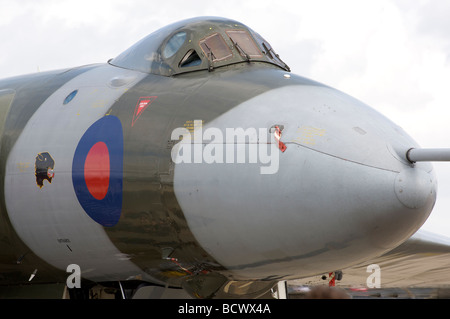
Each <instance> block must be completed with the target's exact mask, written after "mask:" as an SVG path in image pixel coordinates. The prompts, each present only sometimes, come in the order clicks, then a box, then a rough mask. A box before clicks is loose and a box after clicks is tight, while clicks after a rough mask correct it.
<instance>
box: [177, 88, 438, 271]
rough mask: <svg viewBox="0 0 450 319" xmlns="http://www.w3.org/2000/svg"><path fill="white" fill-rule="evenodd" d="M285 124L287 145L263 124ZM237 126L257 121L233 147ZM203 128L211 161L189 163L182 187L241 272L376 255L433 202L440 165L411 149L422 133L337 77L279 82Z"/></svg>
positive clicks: (214, 251)
mask: <svg viewBox="0 0 450 319" xmlns="http://www.w3.org/2000/svg"><path fill="white" fill-rule="evenodd" d="M275 126H278V127H280V128H282V131H281V141H282V142H283V143H284V144H285V145H286V146H287V148H286V150H284V151H283V150H282V149H281V148H280V147H279V144H278V141H277V139H276V138H275V137H274V134H273V132H269V133H267V134H268V138H269V142H270V143H269V144H267V142H266V140H265V137H264V136H263V135H264V134H261V132H264V130H262V131H261V130H260V129H266V131H268V130H269V128H271V127H275ZM227 128H228V129H229V128H241V129H242V130H243V131H244V132H247V136H246V138H247V139H244V140H243V141H242V140H241V142H239V140H238V139H237V141H238V142H237V143H236V142H235V141H236V139H233V142H232V144H233V147H232V149H233V152H234V153H233V155H232V156H229V157H228V155H229V151H230V148H229V146H230V140H226V139H225V138H224V137H225V136H226V134H227V133H226V131H227ZM251 129H254V130H251ZM202 130H203V131H202V132H203V135H204V136H208V138H207V139H204V140H203V141H202V142H201V143H200V144H201V145H202V146H203V147H202V148H197V150H200V152H202V150H203V153H201V155H200V157H202V156H203V160H198V161H196V162H195V163H194V162H192V163H186V162H182V161H179V162H178V164H177V165H176V167H175V175H174V188H175V193H176V196H177V199H178V201H179V203H180V206H181V208H182V209H183V212H184V214H185V217H186V220H187V222H188V224H189V227H190V228H191V230H192V232H193V234H194V236H195V237H196V238H197V240H198V242H199V243H200V244H201V245H202V246H203V248H204V249H205V250H206V251H207V252H208V253H210V254H211V255H212V256H213V257H214V258H215V259H216V260H217V261H218V262H220V263H221V264H222V265H223V266H224V267H226V268H227V269H228V270H229V271H230V272H231V275H230V276H232V278H235V279H249V278H252V279H270V278H273V276H278V278H280V277H283V278H298V277H299V276H308V275H313V274H318V273H321V272H327V271H329V270H330V269H341V268H344V267H346V266H349V265H352V264H354V263H358V262H361V261H364V260H367V259H368V258H371V257H374V256H377V255H380V254H382V253H383V252H385V251H386V250H389V249H392V248H394V247H395V246H396V245H398V244H400V243H401V242H402V241H403V240H406V239H407V238H408V237H409V236H411V235H412V234H413V233H414V232H415V231H416V230H417V229H418V228H420V226H421V225H422V224H423V222H424V221H425V220H426V218H427V217H428V215H429V213H430V212H431V209H432V207H433V205H434V201H435V186H436V185H435V179H434V175H433V172H432V168H431V166H429V165H416V166H412V165H411V164H410V163H408V162H407V161H406V159H404V158H402V157H401V152H402V150H403V148H405V154H406V151H407V150H408V149H409V148H411V147H414V146H415V145H416V144H415V143H414V141H412V140H411V139H410V138H409V137H408V136H407V135H406V134H405V133H404V132H403V131H401V129H399V128H398V127H397V126H396V125H394V124H393V123H392V122H390V121H388V120H387V119H386V118H384V117H383V116H381V115H379V114H378V113H377V112H375V111H374V110H372V109H371V108H369V107H368V106H366V105H364V104H362V103H361V102H359V101H357V100H355V99H352V98H350V97H348V96H346V95H344V94H342V93H340V92H338V91H336V90H333V89H331V88H327V87H318V86H289V87H283V88H279V89H276V90H272V91H269V92H266V93H264V94H262V95H260V96H257V97H255V98H253V99H251V100H248V101H246V102H244V103H242V104H241V105H239V106H237V107H235V108H233V109H232V110H230V111H229V112H228V113H225V114H223V115H222V116H220V117H218V118H216V119H215V120H214V121H211V122H210V123H206V124H205V125H204V126H203V127H202ZM208 130H209V131H208ZM207 132H208V133H207ZM214 132H215V133H214ZM219 132H222V133H220V134H219ZM252 132H253V133H252ZM212 133H213V134H212ZM252 134H253V135H255V134H256V135H257V136H256V137H254V136H253V135H252ZM212 135H214V138H212ZM252 136H253V137H252ZM266 137H267V136H266ZM221 138H222V141H221V140H220V139H221ZM255 141H256V142H255ZM264 146H265V147H266V148H264ZM212 147H213V148H214V152H212ZM267 147H268V148H267ZM206 150H207V151H206ZM240 150H243V153H241V154H245V156H244V157H243V158H241V160H239V155H238V154H239V151H240ZM192 151H193V152H195V146H193V149H192ZM206 153H207V154H209V155H211V154H214V159H215V160H211V159H210V158H209V159H207V158H206V157H205V154H206ZM217 154H219V156H217ZM251 154H254V156H253V157H252V155H251ZM197 155H198V154H197ZM264 155H265V156H264ZM220 156H222V160H220ZM246 156H247V157H246ZM193 157H194V158H195V154H194V155H193ZM198 158H199V157H197V159H198ZM262 168H266V170H263V169H262ZM268 168H270V169H268ZM264 172H265V173H264Z"/></svg>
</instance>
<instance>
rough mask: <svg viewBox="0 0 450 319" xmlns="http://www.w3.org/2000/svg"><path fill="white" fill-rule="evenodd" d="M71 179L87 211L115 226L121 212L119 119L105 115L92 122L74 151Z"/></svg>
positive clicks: (92, 216) (121, 151) (105, 222)
mask: <svg viewBox="0 0 450 319" xmlns="http://www.w3.org/2000/svg"><path fill="white" fill-rule="evenodd" d="M72 182H73V187H74V190H75V193H76V195H77V198H78V201H79V203H80V205H81V206H82V207H83V209H84V211H85V212H86V213H87V214H88V215H89V216H90V217H91V218H92V219H93V220H94V221H96V222H97V223H99V224H100V225H102V226H105V227H112V226H114V225H116V224H117V223H118V222H119V219H120V215H121V211H122V183H123V131H122V124H121V122H120V120H119V119H118V118H117V117H115V116H112V115H109V116H105V117H103V118H101V119H99V120H98V121H96V122H95V123H94V124H92V125H91V126H90V127H89V128H88V129H87V131H86V132H85V133H84V135H83V136H82V137H81V139H80V142H79V143H78V146H77V148H76V150H75V155H74V157H73V164H72Z"/></svg>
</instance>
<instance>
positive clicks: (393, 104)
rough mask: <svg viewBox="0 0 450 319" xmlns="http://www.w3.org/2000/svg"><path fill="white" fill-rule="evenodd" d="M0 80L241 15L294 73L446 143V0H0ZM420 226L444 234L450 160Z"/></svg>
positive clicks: (432, 142) (95, 59) (102, 58)
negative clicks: (180, 26) (191, 23)
mask: <svg viewBox="0 0 450 319" xmlns="http://www.w3.org/2000/svg"><path fill="white" fill-rule="evenodd" d="M0 8H1V10H0V43H1V44H0V78H5V77H9V76H14V75H21V74H27V73H34V72H38V71H47V70H54V69H60V68H67V67H73V66H79V65H85V64H91V63H103V62H106V61H107V60H108V59H110V58H112V57H115V56H117V55H118V54H119V53H121V52H122V51H124V50H125V49H127V48H128V47H129V46H131V45H132V44H134V43H135V42H137V41H138V40H140V39H141V38H143V37H144V36H146V35H148V34H150V33H151V32H153V31H155V30H157V29H158V28H160V27H163V26H165V25H167V24H169V23H172V22H176V21H178V20H182V19H186V18H191V17H196V16H205V15H210V16H221V17H227V18H231V19H235V20H238V21H240V22H242V23H244V24H246V25H248V26H249V27H251V28H252V29H254V30H255V31H257V32H258V33H260V34H261V35H262V36H263V37H265V38H266V39H267V40H268V41H269V42H270V43H271V45H272V46H273V47H274V49H275V50H276V51H277V53H279V54H280V56H281V58H282V59H283V60H284V61H285V62H286V63H287V64H288V65H289V66H290V67H291V69H292V72H293V73H296V74H299V75H302V76H305V77H307V78H311V79H314V80H316V81H319V82H322V83H325V84H327V85H330V86H332V87H335V88H337V89H339V90H341V91H344V92H346V93H348V94H350V95H352V96H354V97H356V98H358V99H360V100H362V101H363V102H365V103H367V104H369V105H370V106H372V107H374V108H375V109H377V110H378V111H379V112H381V113H383V114H384V115H386V116H387V117H389V118H391V119H392V120H393V121H394V122H396V123H397V124H399V125H400V126H401V127H403V128H404V129H405V130H406V131H407V132H408V133H409V134H410V135H411V136H412V137H413V138H414V139H415V140H416V141H417V142H418V143H419V144H420V145H422V147H450V105H449V104H450V19H449V17H448V16H449V14H450V1H448V0H415V1H410V0H365V1H361V0H339V1H336V0H315V1H311V0H306V1H304V0H295V1H282V0H276V1H272V0H255V1H254V0H245V1H243V0H226V1H217V0H207V1H203V0H189V1H183V0H168V1H161V0H158V1H154V0H127V1H124V0H120V1H119V0H0ZM434 167H435V170H436V172H437V177H438V183H439V189H438V200H437V203H436V206H435V208H434V211H433V213H432V214H431V217H430V218H429V220H428V221H427V223H426V224H425V225H424V227H423V228H424V229H426V230H429V231H434V232H436V233H440V234H444V235H447V236H450V163H437V164H435V165H434Z"/></svg>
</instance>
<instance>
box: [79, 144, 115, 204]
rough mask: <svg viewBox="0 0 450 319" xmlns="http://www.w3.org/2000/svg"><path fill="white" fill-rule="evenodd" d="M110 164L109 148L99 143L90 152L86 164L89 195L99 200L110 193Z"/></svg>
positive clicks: (85, 171)
mask: <svg viewBox="0 0 450 319" xmlns="http://www.w3.org/2000/svg"><path fill="white" fill-rule="evenodd" d="M109 176H110V163H109V151H108V147H107V146H106V144H105V143H103V142H97V143H96V144H94V146H92V148H91V149H90V150H89V153H88V155H87V156H86V161H85V162H84V180H85V181H86V186H87V188H88V190H89V193H91V195H92V196H93V197H94V198H95V199H98V200H102V199H103V198H105V196H106V194H107V193H108V187H109Z"/></svg>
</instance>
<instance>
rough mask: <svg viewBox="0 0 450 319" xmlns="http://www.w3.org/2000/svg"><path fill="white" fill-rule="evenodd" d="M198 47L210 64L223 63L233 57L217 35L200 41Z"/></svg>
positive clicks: (223, 41)
mask: <svg viewBox="0 0 450 319" xmlns="http://www.w3.org/2000/svg"><path fill="white" fill-rule="evenodd" d="M200 47H201V48H202V50H203V52H204V53H205V55H206V56H207V57H208V59H209V60H211V61H212V62H217V61H223V60H226V59H228V58H231V57H232V56H233V53H232V52H231V50H230V48H229V47H228V45H227V43H226V42H225V40H224V39H223V38H222V36H221V35H220V34H219V33H214V34H212V35H210V36H208V37H206V38H204V39H203V40H200Z"/></svg>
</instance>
